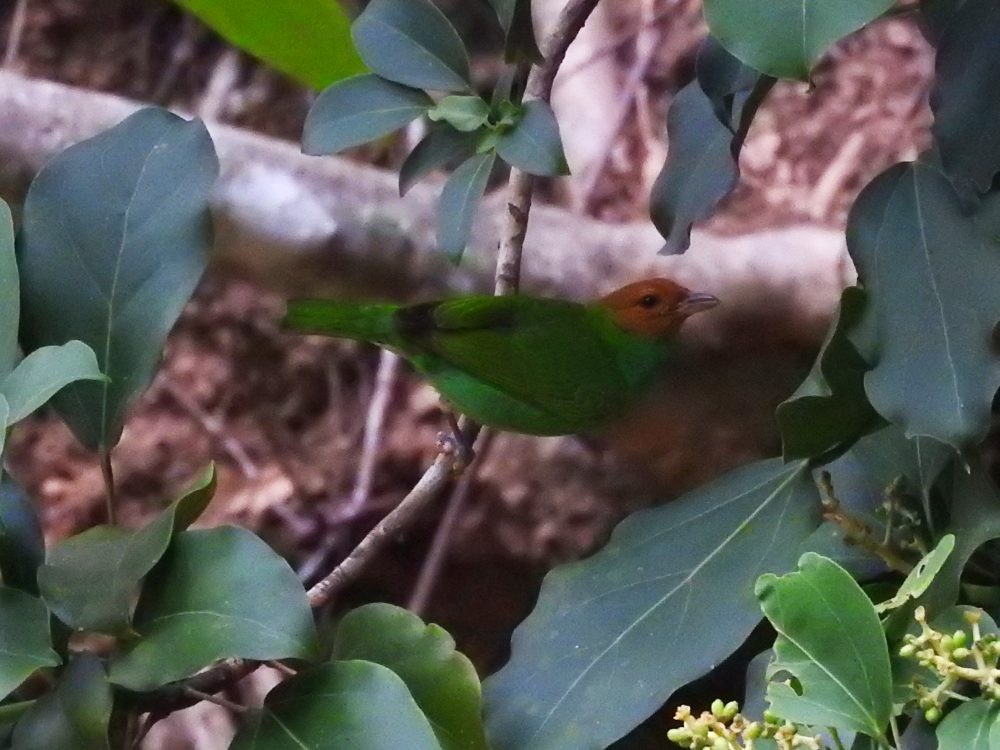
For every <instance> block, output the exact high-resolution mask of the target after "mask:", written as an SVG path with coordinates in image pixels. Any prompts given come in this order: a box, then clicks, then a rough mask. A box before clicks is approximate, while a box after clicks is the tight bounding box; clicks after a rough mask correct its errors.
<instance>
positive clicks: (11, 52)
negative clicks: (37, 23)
mask: <svg viewBox="0 0 1000 750" xmlns="http://www.w3.org/2000/svg"><path fill="white" fill-rule="evenodd" d="M27 20H28V0H17V5H15V6H14V15H13V17H12V18H11V19H10V32H9V33H8V34H7V49H6V50H4V54H3V66H4V67H5V68H9V67H11V66H12V65H14V63H16V62H17V55H18V52H19V51H20V49H21V35H22V34H23V33H24V25H25V23H26V22H27Z"/></svg>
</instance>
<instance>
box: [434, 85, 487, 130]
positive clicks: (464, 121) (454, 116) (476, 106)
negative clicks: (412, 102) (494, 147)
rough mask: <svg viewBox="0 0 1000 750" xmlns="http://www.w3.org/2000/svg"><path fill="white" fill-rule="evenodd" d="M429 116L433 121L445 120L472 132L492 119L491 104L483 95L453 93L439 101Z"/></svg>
mask: <svg viewBox="0 0 1000 750" xmlns="http://www.w3.org/2000/svg"><path fill="white" fill-rule="evenodd" d="M427 116H428V117H429V118H430V119H431V120H432V121H433V122H445V123H448V124H449V125H451V126H452V127H453V128H454V129H455V130H458V131H460V132H462V133H471V132H473V131H475V130H479V128H481V127H482V126H483V125H485V124H486V122H487V120H489V119H490V105H489V104H487V103H486V101H485V100H484V99H483V98H482V97H481V96H464V95H458V94H452V95H451V96H446V97H444V98H443V99H442V100H441V101H439V102H438V103H437V105H435V106H434V107H433V108H432V109H430V110H429V111H428V112H427Z"/></svg>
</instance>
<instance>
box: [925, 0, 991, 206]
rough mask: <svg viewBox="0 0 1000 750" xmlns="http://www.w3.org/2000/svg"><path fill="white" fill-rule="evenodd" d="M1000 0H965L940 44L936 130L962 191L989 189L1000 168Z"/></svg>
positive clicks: (933, 106)
mask: <svg viewBox="0 0 1000 750" xmlns="http://www.w3.org/2000/svg"><path fill="white" fill-rule="evenodd" d="M998 87H1000V4H998V3H997V2H995V0H966V2H965V3H963V5H962V7H961V8H960V9H958V10H957V11H956V12H955V13H954V16H953V17H952V19H951V21H950V22H949V23H948V24H947V26H946V28H945V29H944V31H943V32H942V34H941V39H940V41H939V42H938V52H937V64H936V70H935V77H934V88H933V90H932V91H931V109H932V110H933V111H934V123H933V125H932V126H931V132H932V133H933V135H934V139H935V142H936V143H937V146H938V148H939V149H940V153H941V162H942V164H943V166H944V171H945V172H946V173H947V174H948V176H949V177H951V178H952V180H953V181H954V182H955V184H956V186H957V187H958V189H959V192H961V193H962V194H963V195H966V196H967V195H969V194H970V193H972V194H974V193H976V192H981V193H985V192H986V191H987V190H989V189H990V185H991V184H992V182H993V177H994V175H996V174H997V172H1000V134H998V133H997V128H996V123H997V121H998V120H1000V99H998V97H996V96H993V95H992V94H991V93H988V92H995V91H996V90H997V88H998Z"/></svg>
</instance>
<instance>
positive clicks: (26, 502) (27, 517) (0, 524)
mask: <svg viewBox="0 0 1000 750" xmlns="http://www.w3.org/2000/svg"><path fill="white" fill-rule="evenodd" d="M43 562H45V537H43V536H42V525H41V523H40V522H39V520H38V513H37V512H36V510H35V506H34V505H33V504H32V502H31V499H30V498H29V497H28V495H27V493H26V492H25V491H24V490H23V489H22V488H21V487H20V486H19V485H18V484H17V482H15V481H14V480H13V479H12V478H11V477H10V476H8V475H6V474H4V473H3V471H2V470H0V577H2V578H3V583H4V585H5V586H9V587H11V588H15V589H21V591H25V592H27V593H29V594H32V595H37V594H38V581H37V576H38V568H39V566H40V565H41V564H42V563H43Z"/></svg>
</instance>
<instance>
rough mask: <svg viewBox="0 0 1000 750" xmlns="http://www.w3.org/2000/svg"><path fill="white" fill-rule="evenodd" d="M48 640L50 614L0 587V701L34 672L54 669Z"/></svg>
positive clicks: (35, 602)
mask: <svg viewBox="0 0 1000 750" xmlns="http://www.w3.org/2000/svg"><path fill="white" fill-rule="evenodd" d="M58 665H59V655H58V654H56V652H55V651H53V650H52V646H51V642H50V639H49V611H48V610H47V609H46V608H45V605H44V604H43V603H42V600H41V599H36V598H35V597H33V596H31V595H30V594H26V593H24V592H23V591H19V590H18V589H12V588H8V587H5V586H0V700H3V699H4V698H6V697H7V696H8V695H10V693H11V691H12V690H14V689H15V688H16V687H17V686H18V685H20V684H21V683H22V682H24V681H25V680H26V679H27V678H28V677H29V676H30V675H31V674H32V673H33V672H34V671H35V670H36V669H40V668H41V667H56V666H58Z"/></svg>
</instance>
